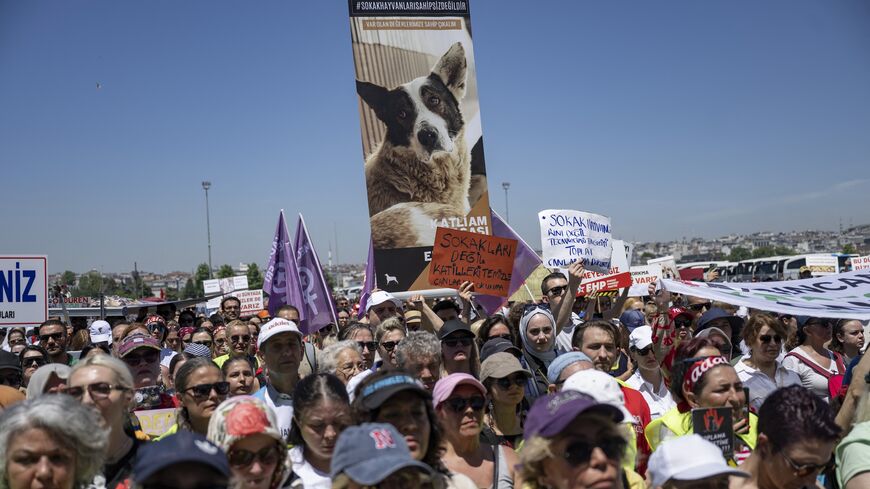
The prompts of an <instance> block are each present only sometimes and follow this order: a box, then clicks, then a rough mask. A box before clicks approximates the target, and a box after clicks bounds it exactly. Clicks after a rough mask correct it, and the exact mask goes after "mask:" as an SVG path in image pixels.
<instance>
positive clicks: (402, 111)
mask: <svg viewBox="0 0 870 489" xmlns="http://www.w3.org/2000/svg"><path fill="white" fill-rule="evenodd" d="M398 117H399V119H407V118H408V113H407V112H405V111H404V110H400V111H399V114H398Z"/></svg>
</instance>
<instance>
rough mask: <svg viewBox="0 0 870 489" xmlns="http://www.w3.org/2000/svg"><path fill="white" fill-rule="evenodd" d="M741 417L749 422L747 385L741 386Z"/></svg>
mask: <svg viewBox="0 0 870 489" xmlns="http://www.w3.org/2000/svg"><path fill="white" fill-rule="evenodd" d="M741 414H742V415H743V419H745V420H746V422H747V423H749V387H744V388H743V412H742V413H741Z"/></svg>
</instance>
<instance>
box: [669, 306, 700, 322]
mask: <svg viewBox="0 0 870 489" xmlns="http://www.w3.org/2000/svg"><path fill="white" fill-rule="evenodd" d="M679 316H686V317H687V318H688V319H690V320H692V319H695V316H693V315H692V313H690V312H689V311H687V310H685V309H683V308H682V307H672V308H670V309H668V319H670V320H671V321H673V320H674V319H677V317H679Z"/></svg>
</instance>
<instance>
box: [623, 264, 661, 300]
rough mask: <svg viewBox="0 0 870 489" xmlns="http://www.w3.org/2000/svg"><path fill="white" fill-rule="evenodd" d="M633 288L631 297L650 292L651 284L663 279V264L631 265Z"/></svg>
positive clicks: (630, 292) (630, 293) (630, 291)
mask: <svg viewBox="0 0 870 489" xmlns="http://www.w3.org/2000/svg"><path fill="white" fill-rule="evenodd" d="M630 271H631V284H632V285H631V289H629V291H628V295H629V297H642V296H645V295H648V294H649V284H655V283H658V281H659V280H661V279H662V266H661V265H639V266H636V267H631V269H630Z"/></svg>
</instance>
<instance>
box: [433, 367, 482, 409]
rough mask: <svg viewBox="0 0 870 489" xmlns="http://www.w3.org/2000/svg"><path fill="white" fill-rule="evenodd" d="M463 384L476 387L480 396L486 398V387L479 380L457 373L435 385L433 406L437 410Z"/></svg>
mask: <svg viewBox="0 0 870 489" xmlns="http://www.w3.org/2000/svg"><path fill="white" fill-rule="evenodd" d="M463 384H468V385H470V386H474V387H476V388H477V390H479V391H480V394H481V395H482V396H483V397H486V387H484V386H483V384H481V383H480V381H479V380H477V379H475V378H474V376H472V375H469V374H462V373H456V374H450V375H448V376H447V377H444V378H443V379H441V380H439V381H438V382H436V383H435V388H434V389H433V390H432V404H434V405H435V407H436V408H437V407H438V406H439V405H440V404H441V403H442V402H444V401H446V400H447V398H448V397H450V394H453V391H455V390H456V388H457V387H459V386H460V385H463Z"/></svg>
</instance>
